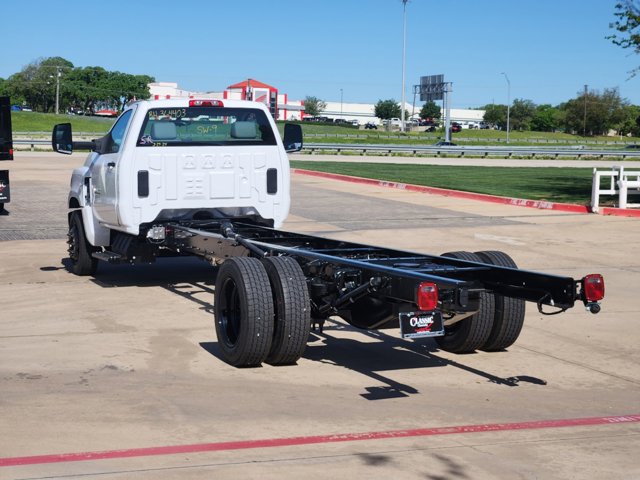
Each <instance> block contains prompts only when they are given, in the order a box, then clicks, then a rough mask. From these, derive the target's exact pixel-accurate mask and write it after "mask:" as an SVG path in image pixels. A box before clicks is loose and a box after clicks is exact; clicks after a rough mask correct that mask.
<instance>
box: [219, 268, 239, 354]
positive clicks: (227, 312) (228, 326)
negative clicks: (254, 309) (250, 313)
mask: <svg viewBox="0 0 640 480" xmlns="http://www.w3.org/2000/svg"><path fill="white" fill-rule="evenodd" d="M240 305H241V302H240V296H239V294H238V287H237V285H236V283H235V282H234V281H233V280H232V279H230V278H228V279H226V280H225V282H224V284H223V286H222V305H221V308H220V312H221V315H220V319H219V320H218V321H219V322H220V326H221V327H222V331H223V332H224V339H222V340H223V341H224V343H225V344H227V345H228V346H229V347H233V346H235V344H236V343H237V342H238V338H239V337H240V325H241V316H242V310H241V309H240Z"/></svg>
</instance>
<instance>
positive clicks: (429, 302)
mask: <svg viewBox="0 0 640 480" xmlns="http://www.w3.org/2000/svg"><path fill="white" fill-rule="evenodd" d="M416 297H417V298H416V303H417V304H418V308H419V309H420V310H422V311H423V312H429V311H431V310H435V309H436V307H437V306H438V286H437V285H436V284H435V283H431V282H422V283H421V284H420V285H419V286H418V294H417V295H416Z"/></svg>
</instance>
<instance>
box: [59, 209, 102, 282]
mask: <svg viewBox="0 0 640 480" xmlns="http://www.w3.org/2000/svg"><path fill="white" fill-rule="evenodd" d="M67 244H68V245H69V248H68V249H67V251H68V252H69V258H70V259H71V271H72V272H73V273H75V274H76V275H81V276H85V275H93V274H95V273H96V270H97V269H98V260H97V259H95V258H93V257H92V256H91V253H92V252H94V251H95V248H94V247H92V246H91V245H90V244H89V242H88V241H87V236H86V235H85V233H84V225H83V224H82V212H81V211H80V210H75V211H73V212H71V215H69V232H68V233H67Z"/></svg>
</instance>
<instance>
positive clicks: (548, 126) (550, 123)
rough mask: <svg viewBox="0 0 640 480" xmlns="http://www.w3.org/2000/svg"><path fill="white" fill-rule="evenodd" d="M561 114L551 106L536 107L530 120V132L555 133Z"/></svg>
mask: <svg viewBox="0 0 640 480" xmlns="http://www.w3.org/2000/svg"><path fill="white" fill-rule="evenodd" d="M561 118H562V114H561V112H560V110H559V109H558V108H556V107H552V106H551V105H548V104H545V105H538V106H536V110H535V112H534V114H533V118H532V119H531V130H534V131H536V132H555V131H556V130H557V129H558V128H559V127H560V122H561Z"/></svg>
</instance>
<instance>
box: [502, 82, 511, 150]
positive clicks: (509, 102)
mask: <svg viewBox="0 0 640 480" xmlns="http://www.w3.org/2000/svg"><path fill="white" fill-rule="evenodd" d="M502 75H504V78H505V79H506V80H507V143H509V117H510V116H511V82H510V81H509V77H507V74H506V73H504V72H502Z"/></svg>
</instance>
